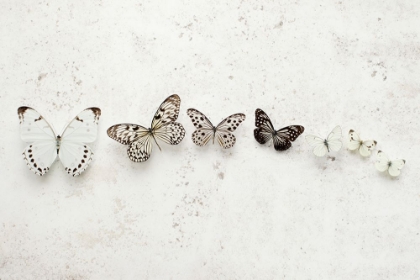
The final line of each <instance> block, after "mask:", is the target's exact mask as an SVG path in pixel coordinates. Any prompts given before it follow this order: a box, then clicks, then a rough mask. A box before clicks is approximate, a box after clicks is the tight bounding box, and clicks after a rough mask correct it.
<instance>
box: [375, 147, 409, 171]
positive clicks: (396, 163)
mask: <svg viewBox="0 0 420 280" xmlns="http://www.w3.org/2000/svg"><path fill="white" fill-rule="evenodd" d="M376 158H377V160H376V163H375V167H376V169H377V170H378V171H380V172H384V171H385V170H388V173H389V175H391V176H392V177H397V176H398V175H400V173H401V169H402V168H403V167H404V165H405V160H403V159H397V160H389V158H388V156H387V155H385V154H384V153H383V152H382V151H378V153H377V155H376Z"/></svg>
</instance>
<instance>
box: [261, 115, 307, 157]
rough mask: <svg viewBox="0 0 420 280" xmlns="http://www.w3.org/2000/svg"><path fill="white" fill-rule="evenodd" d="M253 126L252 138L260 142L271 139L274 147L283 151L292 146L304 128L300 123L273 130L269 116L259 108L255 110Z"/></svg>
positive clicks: (263, 142)
mask: <svg viewBox="0 0 420 280" xmlns="http://www.w3.org/2000/svg"><path fill="white" fill-rule="evenodd" d="M255 126H256V127H257V128H255V129H254V138H255V140H256V141H257V142H258V143H260V144H265V143H267V142H269V141H270V140H272V141H273V144H274V149H276V150H277V151H285V150H287V149H289V148H290V147H291V146H292V142H293V141H295V140H296V139H297V138H298V137H299V135H301V134H302V133H303V131H304V130H305V128H304V127H303V126H301V125H290V126H286V127H283V128H281V129H279V130H275V129H274V126H273V124H272V123H271V120H270V118H269V117H268V116H267V114H266V113H265V112H264V111H263V110H261V109H257V110H255Z"/></svg>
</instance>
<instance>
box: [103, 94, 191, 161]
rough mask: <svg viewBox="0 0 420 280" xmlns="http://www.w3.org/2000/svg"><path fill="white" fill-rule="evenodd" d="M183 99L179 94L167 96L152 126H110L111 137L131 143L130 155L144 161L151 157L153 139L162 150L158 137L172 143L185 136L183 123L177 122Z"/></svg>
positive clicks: (132, 158)
mask: <svg viewBox="0 0 420 280" xmlns="http://www.w3.org/2000/svg"><path fill="white" fill-rule="evenodd" d="M180 105H181V99H180V98H179V96H178V95H177V94H173V95H171V96H169V97H168V98H166V99H165V100H164V101H163V102H162V104H161V105H160V106H159V108H158V109H157V111H156V113H155V115H154V117H153V119H152V123H151V125H150V128H145V127H143V126H141V125H137V124H130V123H121V124H116V125H113V126H111V127H110V128H108V130H107V134H108V136H109V137H110V138H112V139H114V140H115V141H117V142H119V143H121V144H123V145H129V147H128V149H127V154H128V157H129V158H130V159H131V160H132V161H134V162H144V161H146V160H148V159H149V158H150V155H151V152H152V143H151V142H152V141H151V139H153V141H154V142H155V143H156V145H157V146H158V148H159V150H161V148H160V146H159V144H158V141H157V139H159V140H161V141H163V142H165V143H167V144H170V145H177V144H179V143H180V142H181V141H182V139H183V138H184V136H185V129H184V127H183V126H182V124H180V123H177V122H175V121H176V120H177V118H178V115H179V108H180Z"/></svg>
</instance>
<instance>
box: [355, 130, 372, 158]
mask: <svg viewBox="0 0 420 280" xmlns="http://www.w3.org/2000/svg"><path fill="white" fill-rule="evenodd" d="M349 138H350V142H349V145H348V148H349V150H352V151H354V150H357V149H358V150H359V153H360V154H361V155H362V156H364V157H367V156H370V154H371V150H373V149H374V148H375V146H376V144H377V142H376V141H375V140H364V141H363V140H361V139H360V137H359V135H358V134H357V133H356V132H355V131H354V130H353V129H350V131H349Z"/></svg>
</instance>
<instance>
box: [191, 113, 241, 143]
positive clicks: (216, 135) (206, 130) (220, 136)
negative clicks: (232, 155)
mask: <svg viewBox="0 0 420 280" xmlns="http://www.w3.org/2000/svg"><path fill="white" fill-rule="evenodd" d="M187 115H188V116H189V117H190V118H191V121H192V123H193V125H194V126H195V127H196V128H197V130H195V131H194V132H193V134H192V136H191V137H192V140H193V142H194V143H195V144H196V145H198V146H204V145H206V144H207V143H208V142H209V141H210V139H212V141H213V144H214V140H215V139H216V140H217V142H218V143H219V145H220V146H221V147H222V148H224V149H228V148H231V147H233V145H234V144H235V142H236V137H235V135H233V134H232V132H233V131H235V130H236V129H237V128H238V126H239V125H240V124H241V123H242V122H243V121H244V120H245V115H244V114H242V113H237V114H233V115H231V116H229V117H227V118H226V119H224V120H222V121H221V122H220V123H219V124H218V125H216V126H214V125H213V124H212V123H211V122H210V120H209V119H208V118H207V117H206V116H205V115H204V114H203V113H201V112H200V111H198V110H196V109H193V108H190V109H188V110H187Z"/></svg>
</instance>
